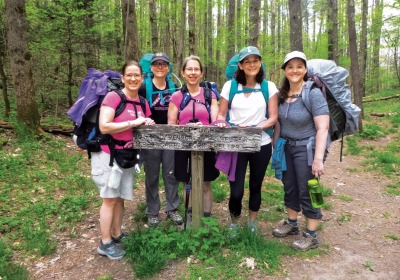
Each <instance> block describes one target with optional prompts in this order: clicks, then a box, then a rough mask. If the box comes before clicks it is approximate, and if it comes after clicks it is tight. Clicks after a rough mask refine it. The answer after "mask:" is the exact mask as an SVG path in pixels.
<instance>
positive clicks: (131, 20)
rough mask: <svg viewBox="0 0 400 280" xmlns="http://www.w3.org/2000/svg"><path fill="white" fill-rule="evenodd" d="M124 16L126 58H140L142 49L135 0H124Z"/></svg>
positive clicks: (127, 59) (126, 59)
mask: <svg viewBox="0 0 400 280" xmlns="http://www.w3.org/2000/svg"><path fill="white" fill-rule="evenodd" d="M122 1H123V5H122V16H123V17H124V15H125V17H124V19H123V22H124V23H125V28H124V31H125V33H124V38H125V42H124V59H125V61H129V60H138V59H139V58H140V50H139V44H138V38H139V37H138V28H137V23H136V6H135V0H122Z"/></svg>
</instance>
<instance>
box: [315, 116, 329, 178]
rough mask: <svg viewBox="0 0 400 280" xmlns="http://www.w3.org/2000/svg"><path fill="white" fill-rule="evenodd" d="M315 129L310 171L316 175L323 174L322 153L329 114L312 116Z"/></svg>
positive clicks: (324, 147) (326, 136)
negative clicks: (313, 152)
mask: <svg viewBox="0 0 400 280" xmlns="http://www.w3.org/2000/svg"><path fill="white" fill-rule="evenodd" d="M314 124H315V129H316V130H317V134H316V136H315V154H314V160H313V163H312V173H313V175H314V176H316V177H318V176H321V175H323V174H324V162H323V161H324V154H325V150H326V141H327V138H328V131H329V115H322V116H316V117H314Z"/></svg>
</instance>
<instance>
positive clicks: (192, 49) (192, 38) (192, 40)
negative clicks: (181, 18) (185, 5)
mask: <svg viewBox="0 0 400 280" xmlns="http://www.w3.org/2000/svg"><path fill="white" fill-rule="evenodd" d="M195 27H196V12H195V6H194V1H189V54H191V55H192V54H196V28H195Z"/></svg>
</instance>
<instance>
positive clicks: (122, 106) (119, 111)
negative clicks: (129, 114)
mask: <svg viewBox="0 0 400 280" xmlns="http://www.w3.org/2000/svg"><path fill="white" fill-rule="evenodd" d="M115 92H116V93H118V95H119V97H120V98H121V102H120V103H119V104H118V106H117V108H116V109H115V117H118V116H119V115H121V114H122V112H123V111H124V110H125V107H126V96H125V94H124V93H123V92H122V91H121V90H116V91H115Z"/></svg>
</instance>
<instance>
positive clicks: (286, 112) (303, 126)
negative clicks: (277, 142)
mask: <svg viewBox="0 0 400 280" xmlns="http://www.w3.org/2000/svg"><path fill="white" fill-rule="evenodd" d="M303 90H304V88H303ZM310 105H311V112H312V115H311V114H310V112H309V111H308V110H307V108H306V107H305V105H304V103H303V101H302V100H301V97H299V98H297V99H296V100H295V101H294V102H292V103H288V102H286V101H285V102H284V103H282V104H280V105H279V109H278V118H279V123H280V126H281V135H280V137H282V138H287V139H292V140H300V139H306V138H310V137H311V136H315V134H316V130H315V125H314V119H313V117H315V116H321V115H329V109H328V104H327V102H326V99H325V97H324V96H323V95H322V92H321V90H320V89H318V88H314V89H312V90H311V92H310Z"/></svg>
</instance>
